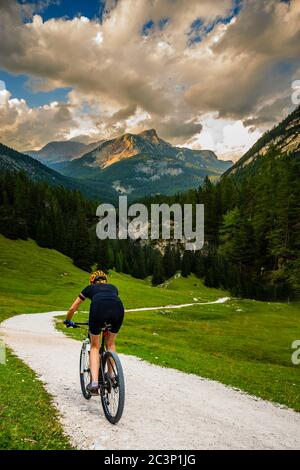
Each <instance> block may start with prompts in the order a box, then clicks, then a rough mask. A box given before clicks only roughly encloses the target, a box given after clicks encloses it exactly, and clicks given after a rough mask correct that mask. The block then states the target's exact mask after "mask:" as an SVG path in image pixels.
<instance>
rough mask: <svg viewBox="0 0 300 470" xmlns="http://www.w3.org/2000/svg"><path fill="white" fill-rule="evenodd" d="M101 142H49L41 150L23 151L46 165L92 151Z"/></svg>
mask: <svg viewBox="0 0 300 470" xmlns="http://www.w3.org/2000/svg"><path fill="white" fill-rule="evenodd" d="M99 144H100V142H93V143H91V144H84V143H82V142H76V141H72V140H66V141H54V142H49V143H48V144H47V145H45V146H44V147H42V148H41V149H40V150H27V151H25V152H23V153H25V154H26V155H29V156H30V157H33V158H35V159H36V160H39V161H40V162H42V163H44V164H45V165H49V166H51V164H53V163H57V162H61V161H66V160H72V159H74V158H79V157H81V156H82V155H84V154H86V153H88V152H90V151H92V150H93V149H94V148H96V147H97V146H98V145H99Z"/></svg>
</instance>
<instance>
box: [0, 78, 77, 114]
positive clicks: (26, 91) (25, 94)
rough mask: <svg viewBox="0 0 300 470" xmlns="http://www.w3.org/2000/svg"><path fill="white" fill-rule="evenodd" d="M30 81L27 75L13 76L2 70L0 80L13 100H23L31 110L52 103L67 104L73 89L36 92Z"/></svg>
mask: <svg viewBox="0 0 300 470" xmlns="http://www.w3.org/2000/svg"><path fill="white" fill-rule="evenodd" d="M28 79H29V77H28V76H27V75H13V74H11V73H9V72H6V71H4V70H1V69H0V80H3V81H4V82H5V84H6V88H7V90H8V91H9V92H10V93H11V94H12V98H18V99H22V98H23V99H24V100H26V102H27V104H28V106H30V107H31V108H33V107H37V106H43V105H44V104H49V103H51V102H52V101H64V102H67V94H68V92H69V91H70V90H71V88H57V89H56V90H53V91H47V92H40V91H39V92H34V91H33V90H31V89H30V87H29V86H28V84H27V82H28Z"/></svg>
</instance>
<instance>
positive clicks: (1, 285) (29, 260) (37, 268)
mask: <svg viewBox="0 0 300 470" xmlns="http://www.w3.org/2000/svg"><path fill="white" fill-rule="evenodd" d="M0 271H1V276H0V322H1V321H3V320H5V319H6V318H8V317H11V316H14V315H17V314H19V313H29V312H30V313H31V312H43V311H45V312H46V311H50V310H62V309H64V308H66V307H65V306H66V305H68V304H69V303H70V302H71V299H72V297H73V296H74V295H75V292H77V290H78V285H80V284H81V283H82V282H84V280H85V278H86V275H85V273H83V272H82V271H81V270H79V269H77V268H75V267H74V266H73V265H72V263H71V261H70V260H69V259H68V258H66V257H65V256H63V255H61V254H60V253H57V252H55V251H52V250H45V249H42V248H39V247H38V246H37V245H36V244H35V243H34V242H33V241H27V242H25V241H21V240H17V241H12V240H7V239H6V238H4V237H3V236H0ZM0 339H1V337H0ZM6 356H7V362H6V365H3V364H0V449H69V448H71V446H70V444H69V441H68V439H67V438H66V436H65V435H64V433H63V430H62V428H61V426H60V424H59V422H58V419H57V414H56V412H55V409H54V407H53V406H52V404H51V400H50V398H49V396H48V394H47V393H46V392H45V390H44V388H43V385H42V383H41V382H40V381H39V380H38V379H37V377H36V375H35V374H34V373H33V372H32V371H31V369H30V368H29V367H27V366H26V365H25V364H24V363H23V362H22V361H20V360H19V359H18V358H17V357H15V356H14V355H13V354H12V352H11V351H10V350H8V349H7V350H6Z"/></svg>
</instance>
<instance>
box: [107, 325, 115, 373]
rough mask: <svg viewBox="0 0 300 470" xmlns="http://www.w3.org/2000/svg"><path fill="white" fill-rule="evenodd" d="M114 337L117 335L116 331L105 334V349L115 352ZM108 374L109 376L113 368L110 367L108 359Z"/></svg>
mask: <svg viewBox="0 0 300 470" xmlns="http://www.w3.org/2000/svg"><path fill="white" fill-rule="evenodd" d="M116 337H117V333H111V332H110V331H109V332H108V333H107V336H105V346H106V349H109V350H110V351H113V352H116ZM108 375H109V376H110V377H111V376H112V375H113V369H112V366H111V363H110V361H109V362H108Z"/></svg>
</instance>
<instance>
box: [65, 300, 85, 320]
mask: <svg viewBox="0 0 300 470" xmlns="http://www.w3.org/2000/svg"><path fill="white" fill-rule="evenodd" d="M82 302H83V300H82V299H81V298H80V297H77V299H76V300H75V301H74V302H73V303H72V305H71V307H70V308H69V310H68V313H67V318H66V320H72V318H73V315H74V313H75V312H76V311H77V310H78V308H79V305H80V304H82Z"/></svg>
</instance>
